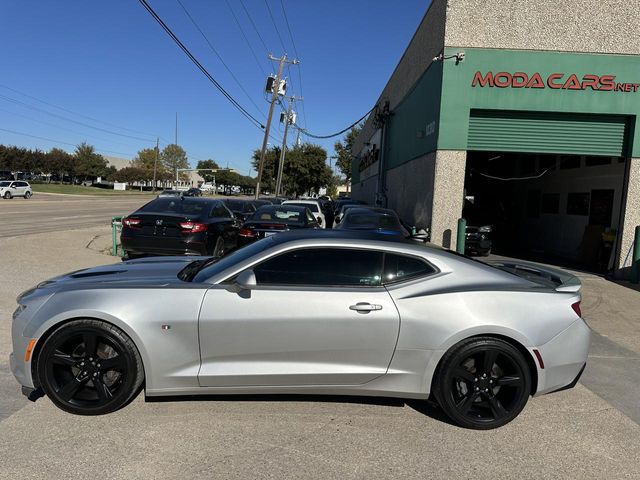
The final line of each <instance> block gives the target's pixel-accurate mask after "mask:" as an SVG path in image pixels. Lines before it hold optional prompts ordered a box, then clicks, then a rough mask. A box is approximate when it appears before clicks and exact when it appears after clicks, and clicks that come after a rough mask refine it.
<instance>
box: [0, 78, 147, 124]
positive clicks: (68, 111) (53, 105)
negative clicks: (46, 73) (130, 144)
mask: <svg viewBox="0 0 640 480" xmlns="http://www.w3.org/2000/svg"><path fill="white" fill-rule="evenodd" d="M0 87H2V88H6V89H7V90H11V91H12V92H14V93H17V94H20V95H23V96H25V97H27V98H31V99H32V100H36V101H38V102H40V103H43V104H45V105H48V106H50V107H54V108H57V109H58V110H62V111H63V112H67V113H71V114H72V115H77V116H79V117H82V118H86V119H87V120H91V121H93V122H97V123H102V124H103V125H108V126H110V127H115V128H119V129H120V130H126V131H129V132H133V133H139V134H141V135H148V136H150V137H154V136H155V135H152V134H150V133H146V132H141V131H139V130H133V129H131V128H127V127H122V126H120V125H116V124H114V123H109V122H105V121H104V120H99V119H97V118H93V117H90V116H88V115H83V114H82V113H78V112H74V111H73V110H69V109H67V108H64V107H61V106H59V105H55V104H53V103H50V102H47V101H45V100H42V99H41V98H37V97H34V96H33V95H29V94H28V93H24V92H21V91H19V90H16V89H15V88H11V87H8V86H6V85H1V84H0Z"/></svg>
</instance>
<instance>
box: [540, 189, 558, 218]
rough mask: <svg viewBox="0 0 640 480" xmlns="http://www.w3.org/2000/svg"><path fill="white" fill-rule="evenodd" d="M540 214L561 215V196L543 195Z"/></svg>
mask: <svg viewBox="0 0 640 480" xmlns="http://www.w3.org/2000/svg"><path fill="white" fill-rule="evenodd" d="M540 213H546V214H552V215H555V214H558V213H560V194H559V193H545V194H543V195H542V201H541V202H540Z"/></svg>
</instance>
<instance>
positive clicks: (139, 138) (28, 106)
mask: <svg viewBox="0 0 640 480" xmlns="http://www.w3.org/2000/svg"><path fill="white" fill-rule="evenodd" d="M0 99H2V100H5V101H7V102H12V103H15V104H17V105H21V106H23V107H26V108H30V109H32V110H35V111H37V112H41V113H45V114H47V115H50V116H52V117H56V118H59V119H61V120H64V121H66V122H71V123H75V124H77V125H82V126H83V127H86V128H91V129H93V130H98V131H100V132H106V133H109V134H111V135H118V136H120V137H126V138H133V139H134V140H141V141H143V142H147V143H148V142H151V140H149V139H147V138H142V137H136V136H133V135H127V134H126V133H119V132H114V131H113V130H107V129H106V128H101V127H95V126H93V125H89V124H88V123H84V122H80V121H78V120H73V119H71V118H68V117H65V116H62V115H58V114H57V113H53V112H49V111H47V110H44V109H42V108H38V107H35V106H33V105H31V104H29V103H26V102H23V101H21V100H16V99H15V98H11V97H7V96H5V95H0Z"/></svg>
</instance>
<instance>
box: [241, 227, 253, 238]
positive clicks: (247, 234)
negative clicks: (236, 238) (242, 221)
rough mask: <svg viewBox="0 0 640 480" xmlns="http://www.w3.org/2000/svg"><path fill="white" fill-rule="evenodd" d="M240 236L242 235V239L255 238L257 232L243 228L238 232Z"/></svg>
mask: <svg viewBox="0 0 640 480" xmlns="http://www.w3.org/2000/svg"><path fill="white" fill-rule="evenodd" d="M238 235H240V236H241V237H255V236H256V232H254V231H253V230H251V229H250V228H241V229H240V230H239V231H238Z"/></svg>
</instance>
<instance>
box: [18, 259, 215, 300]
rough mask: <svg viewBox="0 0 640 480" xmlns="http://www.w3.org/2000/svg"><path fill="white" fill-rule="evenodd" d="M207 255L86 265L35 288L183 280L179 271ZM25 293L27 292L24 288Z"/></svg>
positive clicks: (162, 282) (165, 283) (66, 287)
mask: <svg viewBox="0 0 640 480" xmlns="http://www.w3.org/2000/svg"><path fill="white" fill-rule="evenodd" d="M207 258H209V257H199V256H198V257H197V256H188V257H186V256H182V257H151V258H144V259H137V260H129V261H126V262H122V263H116V264H113V265H104V266H101V267H94V268H86V269H84V270H77V271H75V272H71V273H67V274H65V275H60V276H58V277H54V278H51V279H49V280H46V281H44V282H42V283H40V284H39V285H38V286H37V287H36V288H37V289H44V288H49V289H50V288H56V287H60V288H65V289H68V288H74V287H75V286H78V287H86V286H88V285H94V286H126V287H132V286H151V285H154V286H160V285H168V284H182V283H184V282H183V281H182V280H180V279H179V278H178V272H180V270H182V269H183V268H184V267H186V266H187V265H189V264H190V263H192V262H194V261H199V260H205V259H207ZM25 293H26V292H25Z"/></svg>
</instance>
